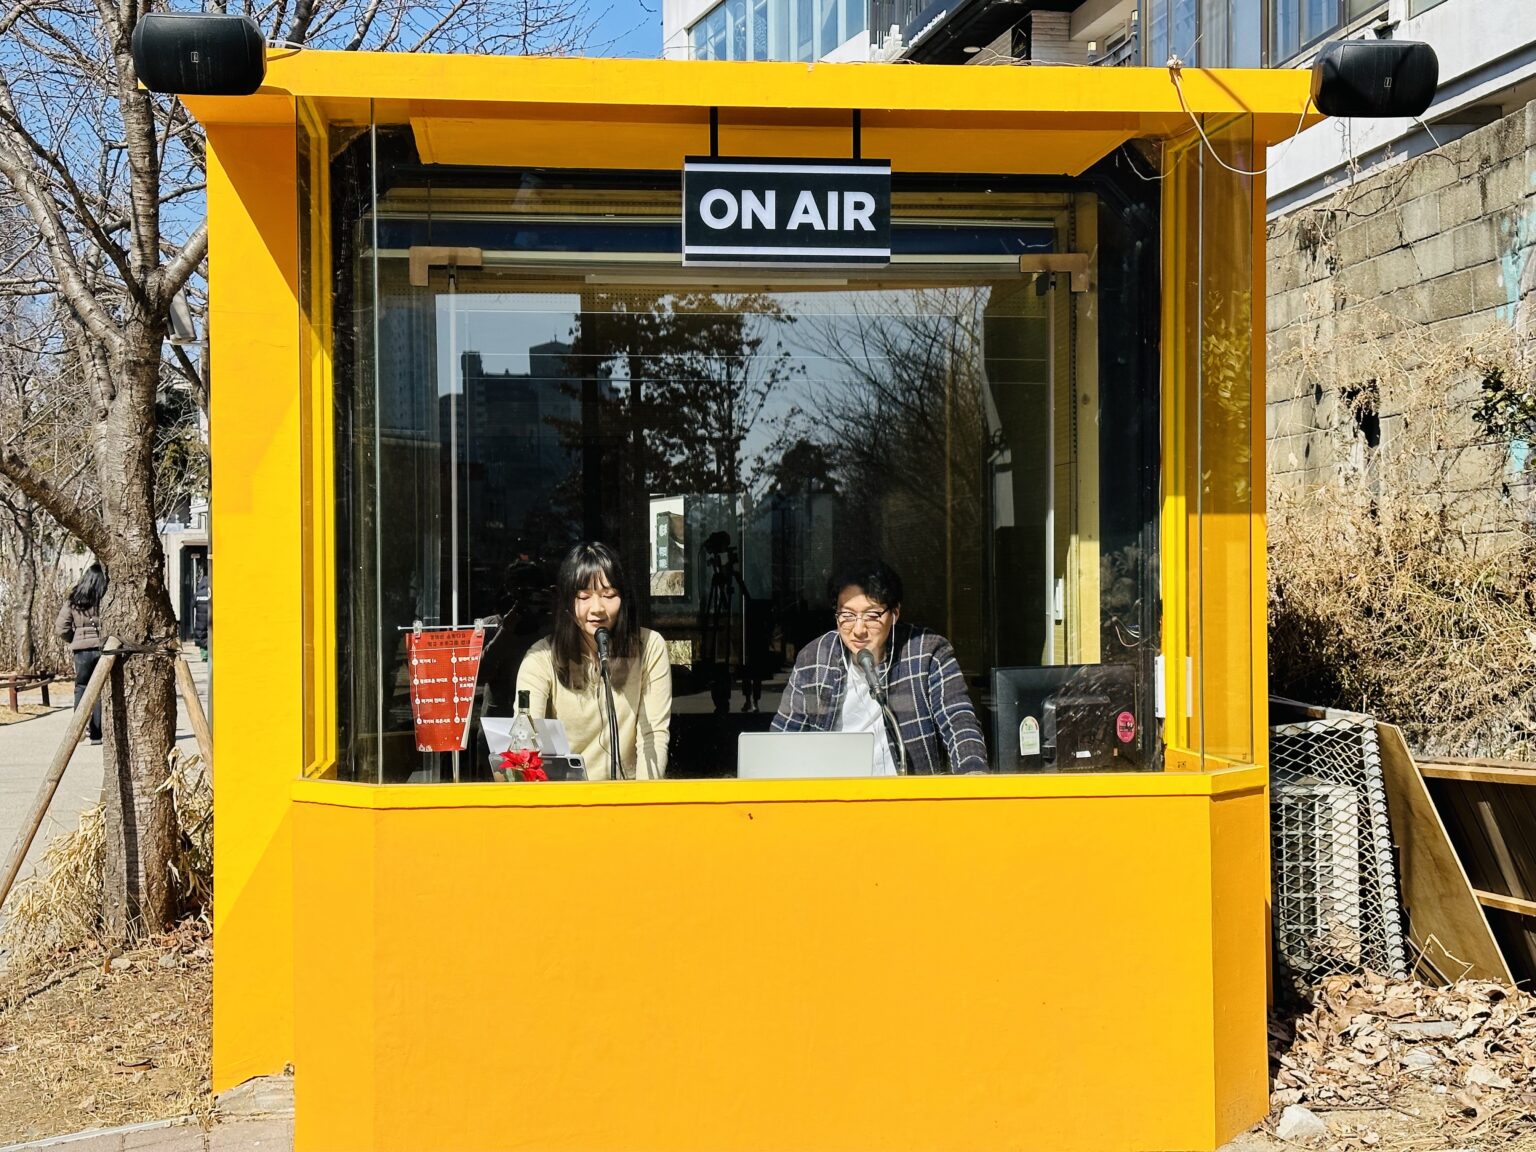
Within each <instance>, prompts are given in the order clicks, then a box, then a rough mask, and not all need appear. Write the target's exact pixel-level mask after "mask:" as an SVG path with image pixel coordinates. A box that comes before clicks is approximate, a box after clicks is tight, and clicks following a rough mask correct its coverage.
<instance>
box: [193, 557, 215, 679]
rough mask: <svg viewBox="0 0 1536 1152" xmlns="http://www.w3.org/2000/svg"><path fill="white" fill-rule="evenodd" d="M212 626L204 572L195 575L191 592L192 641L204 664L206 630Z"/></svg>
mask: <svg viewBox="0 0 1536 1152" xmlns="http://www.w3.org/2000/svg"><path fill="white" fill-rule="evenodd" d="M212 626H213V593H212V592H211V591H210V590H209V587H208V573H207V571H206V570H204V571H202V572H199V573H198V574H197V585H196V586H195V587H194V588H193V590H192V641H193V643H195V644H196V645H197V651H198V654H199V655H200V656H202V658H203V661H204V662H205V663H206V662H207V660H208V630H209V629H210V628H211V627H212Z"/></svg>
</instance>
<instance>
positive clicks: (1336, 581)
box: [1269, 305, 1536, 758]
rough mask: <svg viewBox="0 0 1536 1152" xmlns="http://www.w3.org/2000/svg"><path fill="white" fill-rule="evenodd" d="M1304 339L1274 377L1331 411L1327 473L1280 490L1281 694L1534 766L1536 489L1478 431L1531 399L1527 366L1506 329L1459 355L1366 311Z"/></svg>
mask: <svg viewBox="0 0 1536 1152" xmlns="http://www.w3.org/2000/svg"><path fill="white" fill-rule="evenodd" d="M1303 328H1304V329H1305V331H1306V333H1307V336H1306V337H1305V338H1303V339H1302V340H1301V341H1300V343H1299V344H1298V345H1297V346H1296V348H1295V349H1294V351H1292V352H1290V353H1287V354H1285V355H1282V356H1277V357H1273V358H1272V360H1271V375H1272V379H1277V380H1281V381H1286V380H1289V381H1290V382H1291V383H1293V384H1294V385H1295V386H1296V390H1297V391H1298V392H1301V391H1304V390H1305V389H1307V388H1311V389H1315V392H1316V395H1317V396H1319V397H1322V396H1324V395H1326V394H1327V393H1332V394H1333V396H1334V397H1335V398H1336V401H1337V405H1336V412H1335V415H1334V418H1333V420H1332V421H1331V422H1329V424H1328V426H1327V427H1324V428H1318V429H1316V431H1315V433H1314V436H1313V442H1314V443H1315V444H1316V445H1317V446H1318V448H1319V450H1320V453H1322V452H1326V453H1327V454H1328V455H1329V457H1330V458H1331V460H1332V461H1333V463H1332V465H1331V467H1330V469H1329V471H1327V472H1326V473H1324V475H1325V476H1327V478H1326V479H1324V480H1322V481H1320V482H1319V481H1316V480H1314V482H1313V483H1311V484H1309V485H1306V486H1302V485H1295V484H1290V485H1287V484H1284V483H1278V482H1277V483H1274V484H1272V485H1271V490H1270V491H1271V495H1270V506H1269V516H1270V519H1269V550H1270V564H1269V611H1270V621H1269V624H1270V682H1271V688H1272V690H1273V691H1274V692H1277V693H1279V694H1281V695H1285V696H1291V697H1294V698H1299V699H1304V700H1307V701H1310V702H1313V703H1319V704H1328V705H1333V706H1336V707H1345V708H1352V709H1358V710H1361V711H1365V712H1370V713H1373V714H1375V715H1377V716H1379V717H1380V718H1382V719H1384V720H1388V721H1391V722H1393V723H1396V724H1399V725H1401V726H1402V727H1403V729H1404V731H1405V732H1406V733H1407V735H1408V738H1409V740H1410V742H1411V743H1412V744H1414V745H1415V746H1417V747H1419V748H1421V749H1424V750H1426V751H1429V752H1433V753H1438V754H1443V755H1479V756H1512V757H1523V758H1536V531H1533V512H1536V509H1533V507H1532V499H1531V495H1532V485H1531V483H1530V480H1529V477H1527V476H1526V475H1525V473H1524V468H1525V467H1526V465H1525V464H1524V462H1523V459H1522V456H1521V453H1520V451H1519V448H1520V443H1519V441H1518V438H1515V437H1512V436H1511V435H1510V431H1509V429H1504V428H1498V427H1490V425H1489V422H1488V421H1487V420H1486V419H1485V418H1483V417H1481V416H1478V415H1476V413H1478V412H1479V411H1480V410H1485V409H1486V407H1487V405H1486V404H1483V403H1480V402H1481V401H1483V400H1485V399H1486V397H1487V395H1488V394H1489V390H1490V389H1491V388H1492V389H1496V390H1498V391H1499V392H1501V393H1502V394H1505V395H1515V396H1526V397H1529V396H1532V395H1536V377H1533V372H1532V369H1533V363H1532V356H1531V354H1530V353H1529V352H1528V351H1526V350H1524V349H1523V348H1522V347H1521V346H1520V343H1519V341H1518V339H1517V337H1516V334H1515V333H1514V331H1513V330H1512V329H1511V328H1510V327H1509V326H1508V325H1507V324H1504V323H1501V322H1497V321H1493V322H1490V324H1489V325H1488V327H1486V328H1485V329H1483V330H1481V331H1479V332H1476V333H1474V334H1472V335H1470V336H1464V337H1461V338H1457V339H1451V338H1448V337H1444V336H1439V335H1436V334H1434V333H1432V332H1430V331H1429V330H1428V329H1426V328H1424V327H1423V326H1419V325H1415V324H1411V323H1408V322H1405V321H1403V320H1402V319H1400V318H1398V317H1394V316H1391V315H1389V314H1388V313H1386V312H1384V311H1382V310H1380V309H1379V308H1375V307H1371V306H1363V305H1362V306H1358V307H1355V308H1352V309H1350V310H1348V311H1345V312H1340V313H1334V314H1333V323H1331V324H1329V323H1314V324H1306V325H1304V326H1303ZM1504 407H1508V405H1507V404H1505V405H1504ZM1316 423H1318V424H1322V423H1324V421H1322V420H1318V421H1316ZM1295 431H1296V430H1295V429H1286V428H1280V429H1277V430H1276V436H1275V439H1274V440H1272V444H1271V452H1270V462H1269V467H1270V471H1271V475H1272V476H1273V474H1274V472H1275V471H1276V469H1277V467H1278V468H1285V467H1286V466H1288V465H1289V466H1291V467H1294V462H1293V461H1289V460H1277V459H1276V458H1275V457H1276V454H1277V452H1278V451H1284V450H1283V449H1280V448H1278V446H1277V442H1278V439H1279V437H1281V436H1284V435H1286V434H1287V433H1288V432H1292V433H1294V432H1295Z"/></svg>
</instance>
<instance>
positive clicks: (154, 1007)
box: [0, 922, 213, 1144]
mask: <svg viewBox="0 0 1536 1152" xmlns="http://www.w3.org/2000/svg"><path fill="white" fill-rule="evenodd" d="M212 958H213V954H212V951H211V950H210V947H209V940H208V937H207V933H206V929H205V928H204V927H203V926H202V925H201V924H200V923H198V922H191V923H188V924H185V925H183V926H181V927H179V928H178V929H177V930H176V932H174V933H173V934H170V935H167V936H164V937H161V938H159V939H157V940H156V941H154V942H153V943H151V944H150V945H147V946H145V947H142V948H138V949H135V950H134V951H131V952H127V953H124V954H123V955H122V956H119V957H116V958H114V959H110V960H109V959H107V958H106V957H105V955H104V954H103V953H102V952H101V951H99V950H95V949H82V950H78V951H76V952H73V953H70V954H68V955H66V956H63V957H60V958H59V960H58V961H57V963H56V965H55V966H54V967H53V968H52V970H51V971H49V972H46V973H44V974H42V975H40V976H37V977H36V978H33V979H30V980H27V981H25V982H24V983H22V984H20V985H17V984H14V983H13V984H11V985H10V986H9V987H0V996H3V997H4V999H3V1000H0V1144H9V1143H14V1142H20V1141H24V1140H36V1139H41V1138H42V1137H45V1136H54V1135H59V1134H62V1133H66V1132H77V1131H80V1130H81V1129H84V1128H95V1127H103V1128H104V1127H112V1126H115V1125H119V1124H136V1123H139V1122H141V1121H145V1120H161V1119H168V1118H170V1117H174V1116H186V1115H189V1114H190V1115H200V1116H205V1117H206V1116H209V1115H211V1114H212V1111H213V1098H212V1096H211V1095H210V1094H209V1059H210V1054H211V1035H212V1014H213V1013H212V996H213V979H212V977H213V968H212Z"/></svg>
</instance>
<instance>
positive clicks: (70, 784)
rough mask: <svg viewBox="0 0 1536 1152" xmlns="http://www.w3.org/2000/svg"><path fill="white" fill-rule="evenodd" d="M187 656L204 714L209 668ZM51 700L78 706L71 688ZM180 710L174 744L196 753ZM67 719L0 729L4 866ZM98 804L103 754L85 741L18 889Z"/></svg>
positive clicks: (0, 856)
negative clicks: (57, 839)
mask: <svg viewBox="0 0 1536 1152" xmlns="http://www.w3.org/2000/svg"><path fill="white" fill-rule="evenodd" d="M184 651H186V652H190V653H191V655H190V657H189V658H188V661H187V662H188V664H189V665H190V666H191V668H192V679H193V682H194V683H196V685H197V691H198V695H199V696H201V697H202V698H203V707H204V709H206V708H207V707H208V669H209V665H207V664H205V663H203V661H202V660H200V659H199V658H198V655H197V649H196V648H188V649H184ZM50 696H51V697H52V699H53V701H54V702H55V703H60V702H62V703H65V704H68V703H70V702H72V701H73V700H74V688H73V687H72V686H71V685H69V684H54V685H53V686H52V687H51V688H50ZM41 699H42V697H41V694H40V693H38V692H36V691H33V692H26V693H23V694H22V700H23V701H24V702H27V703H39V702H41ZM176 707H177V716H176V743H177V745H178V746H179V747H180V748H182V749H183V750H184V751H186V752H196V751H197V740H196V739H195V738H194V737H193V735H192V727H191V724H190V722H189V721H188V720H187V717H186V715H185V709H183V708H182V707H181V700H180V698H179V697H178V698H177V701H176ZM69 717H70V709H69V708H68V707H64V708H59V709H57V710H56V711H53V712H50V713H48V714H47V715H45V716H38V717H35V718H34V719H31V720H22V721H19V722H18V723H15V724H6V725H3V726H0V861H3V860H4V858H5V856H6V855H7V854H9V852H10V850H11V846H12V845H13V844H15V843H16V834H17V833H18V832H20V831H21V825H22V821H23V820H24V819H25V817H26V814H27V813H28V812H29V811H31V808H32V801H33V800H34V799H35V798H36V796H37V790H38V788H40V787H41V786H42V783H43V778H44V776H46V775H47V772H48V764H49V762H50V761H51V760H52V759H53V755H54V753H55V752H57V751H58V749H59V745H60V744H61V743H63V740H64V732H65V730H66V729H67V728H68V727H69ZM100 799H101V748H100V747H98V746H94V745H92V744H91V742H90V741H89V740H86V739H82V740H81V741H80V744H79V746H78V747H76V749H75V754H74V756H73V758H71V760H70V762H69V767H68V768H67V769H66V770H65V772H64V778H63V779H62V780H61V781H59V790H58V791H57V792H56V793H54V797H53V803H52V805H50V806H49V809H48V815H47V816H45V817H44V818H43V826H42V827H41V828H39V829H38V832H37V837H36V839H34V840H33V841H32V847H31V849H30V850H29V851H28V852H27V858H26V862H25V863H24V864H23V865H22V868H21V873H20V875H19V876H18V877H17V881H16V882H17V883H18V884H20V883H21V882H22V881H24V880H26V878H27V877H28V876H30V875H32V872H33V869H34V868H35V867H36V864H37V862H38V861H39V860H41V859H42V856H43V852H44V850H45V849H46V848H47V846H48V841H49V840H50V839H51V838H52V837H53V836H55V835H57V834H58V833H59V832H61V831H68V830H69V829H72V828H74V827H75V825H76V824H77V823H78V822H79V819H80V813H81V812H83V811H85V809H87V808H89V807H91V806H92V805H93V804H96V803H97V802H99V801H100Z"/></svg>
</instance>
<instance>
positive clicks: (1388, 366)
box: [1267, 104, 1536, 536]
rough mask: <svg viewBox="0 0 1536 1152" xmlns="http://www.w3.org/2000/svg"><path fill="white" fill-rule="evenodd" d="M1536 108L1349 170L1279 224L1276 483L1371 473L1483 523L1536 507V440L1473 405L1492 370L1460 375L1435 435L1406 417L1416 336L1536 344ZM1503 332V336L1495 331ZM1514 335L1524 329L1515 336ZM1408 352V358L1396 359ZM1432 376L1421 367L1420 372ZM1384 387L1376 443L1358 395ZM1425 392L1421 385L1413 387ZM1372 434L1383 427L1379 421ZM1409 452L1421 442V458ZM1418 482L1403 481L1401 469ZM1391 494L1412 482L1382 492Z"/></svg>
mask: <svg viewBox="0 0 1536 1152" xmlns="http://www.w3.org/2000/svg"><path fill="white" fill-rule="evenodd" d="M1533 253H1536V104H1531V105H1528V106H1527V107H1525V108H1522V109H1520V110H1518V111H1517V112H1515V113H1513V114H1511V115H1509V116H1506V117H1505V118H1503V119H1502V120H1499V121H1496V122H1494V123H1492V124H1489V125H1487V126H1486V127H1483V128H1481V129H1478V130H1477V131H1475V132H1472V133H1469V134H1468V135H1466V136H1463V137H1461V138H1460V139H1457V140H1455V141H1453V142H1451V143H1448V144H1446V145H1445V146H1444V147H1443V148H1441V149H1439V150H1437V151H1435V152H1431V153H1428V154H1425V155H1423V156H1418V157H1414V158H1412V159H1409V160H1406V161H1404V162H1402V163H1400V164H1397V165H1392V166H1389V167H1387V168H1386V169H1385V170H1380V171H1376V172H1373V173H1371V174H1370V175H1369V176H1367V177H1364V178H1361V179H1358V180H1356V181H1354V182H1349V181H1348V177H1347V175H1346V176H1345V177H1344V180H1343V181H1342V182H1341V187H1340V189H1339V191H1338V192H1337V193H1336V194H1335V195H1333V196H1331V197H1329V198H1328V199H1326V200H1324V201H1321V202H1318V203H1315V204H1312V205H1309V206H1306V207H1303V208H1300V209H1297V210H1295V211H1293V212H1291V213H1288V214H1286V215H1282V216H1279V217H1276V218H1275V219H1273V220H1272V221H1271V222H1270V226H1269V247H1268V255H1267V272H1268V283H1267V291H1268V307H1267V313H1268V316H1267V336H1268V396H1267V400H1268V412H1267V432H1268V439H1269V469H1270V486H1271V491H1272V493H1274V494H1275V495H1277V496H1283V495H1284V494H1285V493H1286V492H1287V491H1288V490H1290V491H1294V490H1296V489H1299V488H1306V487H1310V486H1315V485H1319V484H1329V483H1356V482H1364V483H1371V482H1373V476H1379V474H1380V472H1381V468H1380V466H1379V461H1380V460H1381V459H1382V454H1392V453H1396V454H1399V455H1398V457H1397V458H1396V463H1398V464H1399V465H1400V466H1399V467H1397V468H1394V469H1391V475H1393V476H1394V477H1396V478H1397V482H1398V483H1399V484H1405V483H1413V484H1422V485H1423V491H1421V492H1420V493H1418V494H1417V496H1418V497H1419V498H1421V499H1424V500H1429V499H1431V498H1434V499H1436V500H1438V499H1439V498H1446V497H1451V496H1456V497H1458V499H1457V501H1456V504H1457V507H1458V508H1460V509H1461V510H1462V512H1461V515H1462V516H1463V517H1464V519H1465V520H1466V524H1465V526H1464V527H1465V529H1466V530H1467V531H1469V532H1472V533H1474V534H1477V533H1492V534H1495V535H1501V536H1502V535H1503V534H1504V533H1506V532H1507V531H1509V530H1510V529H1511V528H1512V527H1514V526H1515V525H1516V523H1517V522H1518V523H1520V524H1524V525H1525V526H1527V527H1530V526H1531V524H1532V517H1533V516H1536V460H1533V461H1532V462H1531V463H1530V464H1526V457H1527V456H1536V453H1533V452H1532V447H1533V446H1530V445H1524V444H1520V443H1514V444H1511V443H1509V442H1508V441H1505V442H1503V443H1498V442H1495V441H1494V440H1493V439H1492V438H1490V437H1489V436H1488V434H1487V432H1486V430H1484V429H1482V428H1481V427H1480V426H1479V425H1478V424H1477V422H1476V421H1475V420H1473V418H1472V416H1471V408H1472V406H1473V404H1474V403H1475V401H1476V400H1477V398H1478V395H1479V390H1480V387H1481V382H1482V381H1481V376H1480V375H1479V374H1478V373H1477V372H1476V371H1472V370H1469V371H1466V372H1465V373H1464V374H1463V375H1464V378H1462V376H1461V375H1459V376H1458V378H1457V382H1456V385H1455V388H1454V390H1453V394H1452V395H1451V396H1450V397H1449V398H1447V400H1446V402H1445V404H1444V405H1443V406H1442V407H1443V408H1444V409H1445V419H1444V421H1443V424H1442V426H1441V427H1439V428H1437V430H1436V436H1435V442H1434V443H1425V442H1423V440H1424V437H1422V436H1416V435H1415V432H1416V430H1421V429H1422V425H1423V424H1424V422H1423V421H1418V422H1417V423H1418V424H1419V425H1420V426H1421V429H1416V428H1415V427H1414V424H1415V423H1416V422H1415V421H1413V420H1405V419H1404V414H1405V411H1412V410H1413V409H1414V407H1415V400H1416V397H1415V396H1414V392H1413V390H1414V389H1415V387H1416V377H1415V370H1416V367H1419V366H1418V365H1416V363H1415V358H1414V352H1413V350H1414V349H1415V348H1417V349H1419V350H1422V349H1423V348H1424V347H1425V343H1424V341H1425V340H1426V338H1427V339H1429V340H1431V341H1432V342H1433V344H1434V345H1435V346H1445V347H1450V346H1456V345H1460V346H1462V347H1465V346H1466V345H1468V344H1469V343H1470V342H1478V343H1479V345H1480V346H1481V345H1482V344H1483V343H1485V342H1487V341H1488V340H1490V339H1492V340H1498V341H1502V342H1503V345H1504V346H1505V347H1509V346H1513V345H1516V344H1522V345H1525V346H1527V347H1529V348H1530V352H1531V354H1532V355H1533V356H1536V346H1531V341H1532V340H1536V256H1533ZM1490 334H1491V335H1490ZM1511 334H1513V335H1511ZM1394 349H1400V351H1401V355H1400V358H1398V357H1395V356H1394ZM1419 379H1421V378H1419ZM1362 389H1368V390H1369V394H1371V395H1373V396H1374V397H1375V403H1374V409H1375V412H1374V414H1375V416H1376V418H1377V420H1378V421H1379V427H1380V442H1379V447H1378V448H1372V447H1370V446H1369V445H1368V444H1367V443H1366V430H1365V429H1362V428H1361V427H1360V426H1359V424H1358V422H1357V420H1356V418H1355V414H1354V407H1353V406H1352V405H1351V403H1350V402H1349V400H1350V398H1351V397H1357V396H1359V395H1361V390H1362ZM1417 399H1418V400H1419V401H1421V402H1422V399H1423V397H1422V396H1420V397H1417ZM1371 431H1372V432H1373V433H1374V429H1372V430H1371ZM1402 454H1412V463H1413V466H1412V467H1407V468H1405V467H1402V466H1401V465H1403V464H1405V463H1407V461H1406V460H1405V459H1404V458H1403V455H1402ZM1405 478H1406V479H1405ZM1381 495H1382V497H1383V498H1391V497H1393V496H1394V495H1404V496H1410V495H1414V494H1410V493H1393V492H1382V493H1381Z"/></svg>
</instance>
